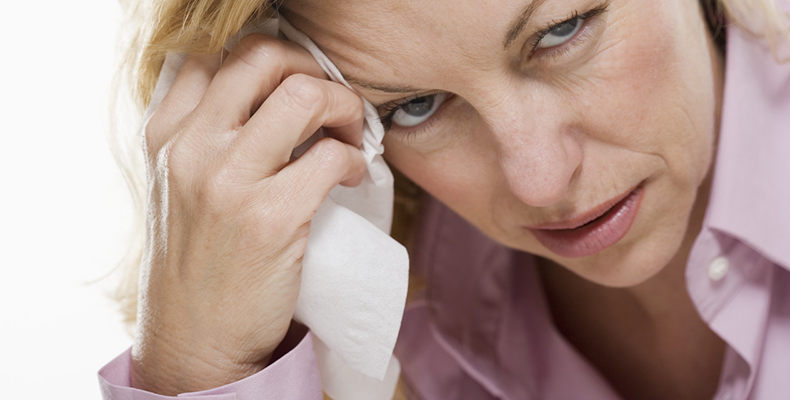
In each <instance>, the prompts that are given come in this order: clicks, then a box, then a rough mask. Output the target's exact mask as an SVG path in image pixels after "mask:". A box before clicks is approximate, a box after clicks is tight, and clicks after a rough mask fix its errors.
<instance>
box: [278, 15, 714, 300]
mask: <svg viewBox="0 0 790 400" xmlns="http://www.w3.org/2000/svg"><path fill="white" fill-rule="evenodd" d="M284 6H285V7H286V8H287V10H286V11H284V12H283V13H284V15H285V16H286V17H288V18H289V20H290V21H291V22H292V23H293V24H294V25H295V26H296V27H297V28H299V29H300V30H302V31H304V32H305V33H307V34H308V36H310V37H311V38H313V40H314V41H315V42H316V43H317V44H319V46H320V47H321V48H322V49H323V50H324V51H325V53H326V54H327V55H328V56H329V57H330V58H331V59H332V60H333V61H334V62H335V64H336V65H337V66H338V68H339V69H340V70H341V71H342V72H343V73H344V75H346V76H347V77H348V78H349V82H350V83H352V85H354V87H355V88H356V89H357V90H358V91H359V93H361V94H362V95H363V96H364V97H365V98H367V99H368V100H370V101H371V102H372V103H373V104H374V105H381V107H379V109H380V111H381V114H382V115H389V116H388V117H385V118H384V120H385V121H390V122H391V124H390V125H391V128H390V129H389V131H388V133H387V136H386V138H385V147H386V152H385V157H386V158H387V159H388V160H389V161H390V162H391V163H392V164H393V165H394V166H395V167H397V168H398V169H399V170H400V171H402V172H403V173H404V174H405V175H406V176H408V177H409V178H411V179H412V180H413V181H414V182H415V183H417V184H419V185H420V186H421V187H423V188H424V189H425V190H426V191H428V192H430V193H431V194H432V195H433V196H435V197H436V198H438V199H439V200H441V201H442V202H443V203H445V204H446V205H448V206H449V207H450V208H452V209H453V210H455V211H456V212H458V213H459V214H460V215H462V216H463V217H464V218H466V219H467V220H469V221H470V222H471V223H473V224H474V225H475V226H477V227H478V228H479V229H481V230H482V231H483V232H485V233H486V234H488V235H489V236H490V237H492V238H494V239H495V240H497V241H498V242H500V243H503V244H505V245H507V246H509V247H512V248H516V249H519V250H523V251H527V252H530V253H534V254H537V255H540V256H543V257H546V258H548V259H551V260H553V261H555V262H557V263H559V264H561V265H563V266H565V267H566V268H569V269H570V270H572V271H574V272H576V273H577V274H579V275H580V276H582V277H585V278H587V279H589V280H592V281H595V282H598V283H600V284H603V285H608V286H630V285H634V284H637V283H640V282H642V281H644V280H646V279H647V278H649V277H650V276H652V275H653V274H655V273H656V272H657V271H659V270H660V269H661V268H663V266H664V265H666V264H667V263H668V262H669V261H670V259H671V258H672V257H673V256H674V255H675V253H676V252H677V251H678V248H679V246H680V244H681V241H682V240H683V237H684V233H685V231H686V229H687V226H688V222H689V215H690V213H691V211H692V206H693V205H694V201H695V198H696V195H697V189H698V188H699V187H700V185H701V184H702V182H703V180H704V179H705V177H706V174H707V172H708V170H709V166H710V165H711V162H712V156H713V143H714V138H715V135H714V132H715V129H716V123H715V121H716V118H717V113H718V100H717V98H718V89H717V84H716V83H715V79H714V76H715V75H714V73H713V72H712V71H714V68H715V64H714V63H715V56H714V53H715V52H714V50H713V46H712V44H711V42H710V40H709V35H708V34H707V29H706V26H705V23H704V20H703V18H702V14H701V10H700V9H699V4H698V0H665V1H655V0H608V1H607V0H483V1H459V0H432V1H416V0H367V1H359V0H333V1H318V0H288V1H287V2H285V5H284ZM398 105H400V107H398ZM635 188H636V189H635ZM621 200H622V201H621ZM607 210H608V211H607ZM604 212H606V213H605V214H603V215H602V216H601V213H604ZM598 216H600V218H597V219H595V220H594V221H592V222H591V223H589V224H586V225H585V226H582V227H580V228H576V229H572V230H570V228H574V227H577V226H579V225H580V224H584V223H586V222H588V221H589V220H590V219H591V218H595V217H598ZM560 228H564V229H565V230H563V229H560Z"/></svg>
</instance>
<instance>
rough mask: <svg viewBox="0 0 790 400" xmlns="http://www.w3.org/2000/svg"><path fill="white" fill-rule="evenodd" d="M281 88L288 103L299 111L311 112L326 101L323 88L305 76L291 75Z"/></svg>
mask: <svg viewBox="0 0 790 400" xmlns="http://www.w3.org/2000/svg"><path fill="white" fill-rule="evenodd" d="M282 87H283V90H284V91H285V93H286V99H287V100H288V102H289V103H291V104H292V105H293V106H295V107H296V108H298V109H301V110H313V109H314V108H315V107H316V106H319V107H320V106H321V105H322V104H323V103H325V102H326V100H327V95H326V92H325V91H324V89H323V87H322V86H321V85H320V84H319V83H318V82H317V81H316V80H315V79H313V78H310V77H309V76H307V75H303V74H294V75H291V76H289V77H288V78H286V79H285V80H284V81H283V83H282Z"/></svg>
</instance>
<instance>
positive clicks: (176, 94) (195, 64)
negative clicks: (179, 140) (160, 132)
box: [159, 51, 227, 121]
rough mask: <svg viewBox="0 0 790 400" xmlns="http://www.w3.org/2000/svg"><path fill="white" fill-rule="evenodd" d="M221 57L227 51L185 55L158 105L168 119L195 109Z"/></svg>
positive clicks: (178, 118) (180, 117) (172, 119)
mask: <svg viewBox="0 0 790 400" xmlns="http://www.w3.org/2000/svg"><path fill="white" fill-rule="evenodd" d="M223 52H224V51H223ZM222 57H227V52H224V53H222V52H221V53H215V54H190V55H188V56H187V58H186V60H185V61H184V65H183V66H182V67H181V70H180V71H179V72H178V75H177V76H176V79H175V80H174V81H173V86H172V87H171V88H170V91H168V92H167V95H166V96H165V98H164V99H163V100H162V104H161V105H160V106H159V109H160V110H162V111H163V113H164V114H167V116H168V119H169V120H171V121H180V120H181V119H183V118H184V116H185V115H187V114H188V113H190V112H192V110H194V109H195V107H196V106H197V105H198V103H199V102H200V100H201V99H202V98H203V96H204V94H205V93H206V90H207V89H208V87H209V84H210V83H211V81H212V79H214V75H216V74H217V71H218V70H219V68H220V65H221V63H222Z"/></svg>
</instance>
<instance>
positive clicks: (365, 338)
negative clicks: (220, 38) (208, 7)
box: [144, 17, 409, 400]
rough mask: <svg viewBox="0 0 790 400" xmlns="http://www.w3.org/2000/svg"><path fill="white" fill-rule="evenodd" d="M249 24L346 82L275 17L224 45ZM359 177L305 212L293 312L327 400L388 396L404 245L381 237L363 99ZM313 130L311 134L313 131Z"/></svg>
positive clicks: (379, 177)
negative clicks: (304, 330) (307, 333)
mask: <svg viewBox="0 0 790 400" xmlns="http://www.w3.org/2000/svg"><path fill="white" fill-rule="evenodd" d="M253 32H257V33H263V34H267V35H270V36H277V34H278V33H282V34H283V35H284V36H285V37H286V38H287V39H288V40H290V41H292V42H295V43H298V44H299V45H301V46H302V47H304V48H305V49H307V50H308V51H309V52H310V53H311V54H312V55H313V57H314V58H315V59H316V61H318V63H319V64H320V65H321V67H322V68H323V69H324V71H325V72H326V73H327V74H328V75H329V77H330V78H331V79H332V80H333V81H336V82H339V83H342V84H344V85H345V86H347V87H349V88H351V87H350V86H349V85H348V83H347V82H346V81H345V79H343V76H342V75H341V74H340V72H339V71H338V69H337V68H336V67H335V65H334V64H332V62H331V61H330V60H329V59H328V58H327V57H326V56H325V55H324V54H323V52H321V50H320V49H319V48H318V47H317V46H316V45H315V44H314V43H313V42H312V41H311V40H310V39H309V38H308V37H307V36H305V35H304V34H302V33H301V32H299V31H297V30H296V29H295V28H293V27H292V26H291V25H290V24H289V23H288V22H287V21H285V20H284V19H283V18H282V17H280V18H279V19H270V20H267V21H265V22H262V23H260V24H257V25H249V26H245V27H244V28H243V29H242V30H241V31H240V32H239V34H237V35H236V36H234V37H233V38H232V40H229V41H228V43H227V44H226V48H227V49H231V48H232V47H233V46H234V45H235V44H236V43H237V42H238V40H239V39H241V38H242V37H243V36H246V35H248V34H250V33H253ZM184 58H185V57H184V55H183V54H171V55H168V57H167V60H166V61H165V64H164V66H163V68H162V72H161V74H160V77H159V81H158V82H157V86H156V89H155V90H154V94H153V96H152V100H151V104H150V105H149V108H148V110H147V111H146V114H145V116H144V121H147V120H148V118H149V117H150V115H151V114H152V113H153V111H154V110H155V109H156V107H158V105H159V103H160V102H161V101H162V99H163V98H164V95H165V94H166V93H167V91H168V90H169V89H170V87H171V86H172V84H173V80H174V79H175V76H176V74H177V72H178V70H180V68H181V66H182V65H183V61H184ZM364 104H365V124H364V134H363V144H362V148H361V150H362V153H363V154H364V156H365V160H366V162H367V164H368V169H367V173H366V175H365V178H364V179H363V182H362V183H361V184H360V185H359V186H358V187H354V188H348V187H342V186H338V187H336V188H334V189H333V190H332V191H331V192H330V194H329V197H328V198H327V199H326V200H325V201H324V203H323V204H322V205H321V206H320V207H319V209H318V212H317V213H316V215H315V217H313V220H312V224H311V230H310V238H309V240H308V243H307V251H306V253H305V257H304V262H303V264H302V286H301V291H300V293H299V299H298V300H297V304H296V312H295V314H294V317H295V318H296V319H297V320H299V321H300V322H302V323H304V324H305V325H307V326H308V327H310V329H311V334H312V335H313V340H314V351H315V353H316V358H317V360H318V368H319V371H320V374H321V383H322V388H323V390H324V391H325V392H326V393H327V394H328V395H329V396H330V397H332V398H333V399H335V400H357V399H358V400H363V399H364V400H385V399H386V400H389V399H391V398H392V395H393V393H394V391H395V386H396V384H397V381H398V376H399V375H400V364H399V363H398V360H397V359H396V358H395V357H394V356H393V355H392V351H393V349H394V347H395V341H396V340H397V336H398V331H399V329H400V323H401V318H402V316H403V308H404V305H405V301H406V291H407V286H408V267H409V260H408V255H407V253H406V249H405V248H403V246H401V245H400V244H399V243H397V242H396V241H395V240H393V239H392V238H391V237H390V236H389V231H390V227H391V224H392V205H393V198H394V195H393V178H392V173H391V172H390V170H389V168H388V167H387V165H386V163H385V162H384V159H383V158H382V156H381V153H382V152H383V151H384V148H383V147H382V145H381V140H382V138H383V137H384V129H383V127H382V126H381V123H380V121H379V119H378V114H377V112H376V109H375V108H374V107H373V106H372V105H371V104H370V103H369V102H368V101H367V100H364ZM317 134H319V135H320V134H321V133H320V132H319V133H317Z"/></svg>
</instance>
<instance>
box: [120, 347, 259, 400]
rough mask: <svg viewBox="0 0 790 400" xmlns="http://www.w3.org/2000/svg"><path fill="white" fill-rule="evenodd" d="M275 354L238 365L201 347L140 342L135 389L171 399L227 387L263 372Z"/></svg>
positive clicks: (134, 363) (133, 377) (135, 352)
mask: <svg viewBox="0 0 790 400" xmlns="http://www.w3.org/2000/svg"><path fill="white" fill-rule="evenodd" d="M270 359H271V355H270V354H269V355H267V356H265V357H263V358H259V359H258V360H256V361H253V362H238V361H235V360H233V359H232V358H231V357H228V356H227V355H226V354H223V353H222V352H219V351H216V350H213V349H209V348H202V347H200V346H183V347H182V346H178V348H176V346H173V345H171V344H169V342H168V341H166V340H161V339H158V340H155V341H154V340H151V339H150V338H149V339H147V340H146V339H141V340H137V341H136V343H135V345H134V346H133V347H132V362H131V371H130V378H131V386H132V387H134V388H137V389H141V390H145V391H148V392H152V393H157V394H161V395H167V396H176V395H178V394H181V393H189V392H197V391H201V390H208V389H213V388H216V387H220V386H224V385H227V384H230V383H233V382H236V381H239V380H241V379H244V378H246V377H248V376H251V375H253V374H255V373H257V372H259V371H261V370H262V369H263V368H264V367H266V365H268V363H269V360H270Z"/></svg>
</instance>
